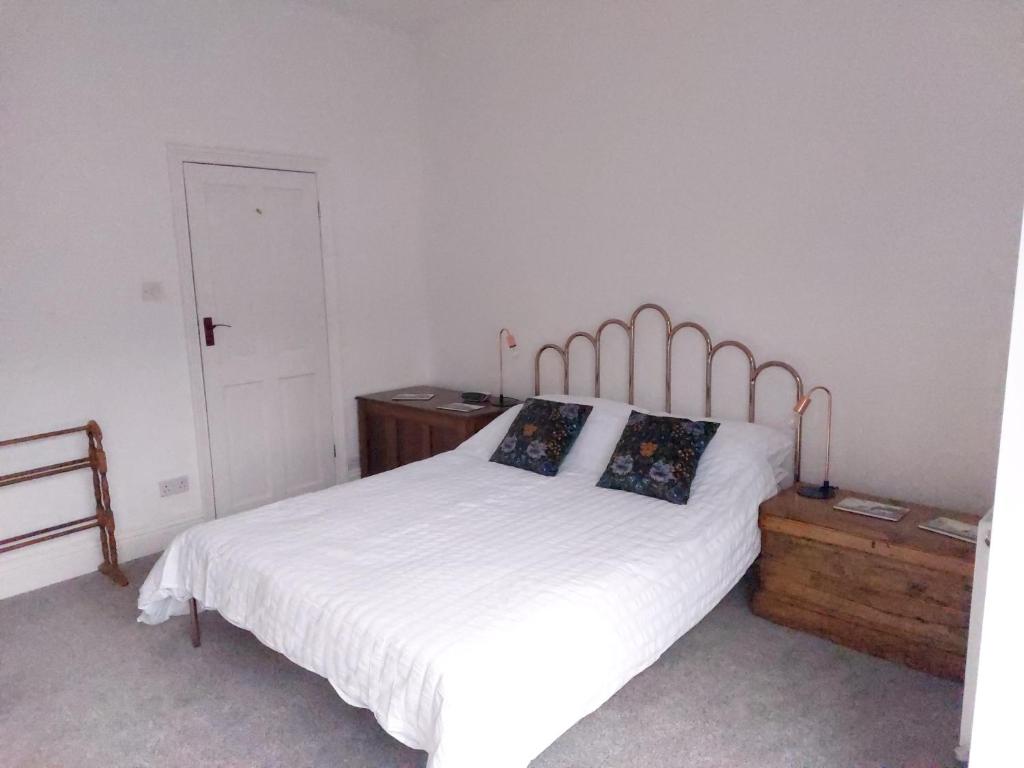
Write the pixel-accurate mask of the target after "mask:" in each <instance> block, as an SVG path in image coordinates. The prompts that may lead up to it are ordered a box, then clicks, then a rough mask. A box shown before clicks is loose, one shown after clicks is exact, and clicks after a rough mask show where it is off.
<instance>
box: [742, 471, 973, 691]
mask: <svg viewBox="0 0 1024 768" xmlns="http://www.w3.org/2000/svg"><path fill="white" fill-rule="evenodd" d="M845 495H854V496H858V497H861V498H873V497H872V496H870V495H868V494H861V493H855V492H850V493H849V494H846V493H843V492H840V495H839V497H838V498H842V497H843V496H845ZM883 501H889V500H883ZM835 502H836V500H835V499H828V500H816V499H806V498H803V497H802V496H799V495H798V494H797V493H796V492H795V489H792V488H790V489H788V490H786V491H783V492H782V493H780V494H779V495H778V496H775V497H774V498H772V499H769V500H768V501H766V502H765V503H764V504H762V505H761V512H760V527H761V544H762V551H761V558H760V560H759V561H758V588H757V591H756V592H755V594H754V599H753V610H754V612H755V613H757V614H758V615H760V616H764V617H765V618H768V619H771V620H772V621H775V622H777V623H779V624H785V625H786V626H790V627H794V628H796V629H801V630H804V631H807V632H812V633H814V634H817V635H821V636H822V637H827V638H828V639H830V640H833V641H835V642H837V643H841V644H842V645H846V646H849V647H850V648H855V649H857V650H860V651H865V652H867V653H871V654H873V655H875V656H881V657H883V658H886V659H890V660H892V661H897V662H900V663H903V664H906V665H907V666H910V667H914V668H916V669H921V670H924V671H926V672H931V673H932V674H936V675H941V676H943V677H951V678H954V679H958V680H962V679H963V676H964V664H965V657H966V651H967V628H968V624H969V617H970V610H971V586H972V580H973V574H974V545H972V544H968V543H966V542H961V541H957V540H955V539H951V538H947V537H945V536H940V535H938V534H935V533H930V532H928V531H923V530H921V529H919V528H918V527H917V526H918V524H919V523H922V522H925V521H926V520H929V519H931V518H933V517H937V516H940V515H941V516H945V517H953V518H956V519H960V520H963V521H964V522H970V523H977V522H978V517H977V516H973V515H965V514H959V513H956V512H948V511H945V510H939V509H934V508H929V507H923V506H919V505H913V504H905V503H903V502H899V503H900V504H902V505H903V506H908V507H910V512H908V513H907V515H906V517H904V518H903V520H901V521H900V522H899V523H890V522H886V521H884V520H876V519H874V518H870V517H864V516H861V515H854V514H851V513H849V512H840V511H838V510H835V509H833V508H832V505H833V504H835Z"/></svg>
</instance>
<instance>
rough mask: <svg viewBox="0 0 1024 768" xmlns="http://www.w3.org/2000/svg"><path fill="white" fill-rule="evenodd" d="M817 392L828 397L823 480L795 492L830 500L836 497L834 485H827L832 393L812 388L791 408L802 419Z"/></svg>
mask: <svg viewBox="0 0 1024 768" xmlns="http://www.w3.org/2000/svg"><path fill="white" fill-rule="evenodd" d="M819 391H820V392H824V393H825V396H826V397H828V410H827V420H828V427H827V431H826V432H825V480H824V481H823V482H822V484H821V485H820V486H814V485H801V486H799V487H798V488H797V491H796V492H797V493H799V494H800V495H801V496H806V497H807V498H809V499H831V498H832V497H833V496H835V495H836V487H835V486H834V485H829V483H828V470H829V464H830V461H831V454H832V393H831V392H830V391H829V389H828V388H827V387H814V388H813V389H811V390H809V391H808V392H807V394H806V395H804V396H803V397H801V398H800V399H799V400H797V403H796V405H795V406H793V412H794V413H796V415H797V416H798V417H799V418H801V419H802V418H803V416H804V411H806V410H807V406H809V405H810V404H811V395H813V394H814V393H815V392H819Z"/></svg>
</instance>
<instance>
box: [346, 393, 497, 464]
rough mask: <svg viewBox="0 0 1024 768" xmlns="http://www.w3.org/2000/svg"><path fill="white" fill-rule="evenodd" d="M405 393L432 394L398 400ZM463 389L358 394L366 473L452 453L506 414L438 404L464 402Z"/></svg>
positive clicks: (361, 458)
mask: <svg viewBox="0 0 1024 768" xmlns="http://www.w3.org/2000/svg"><path fill="white" fill-rule="evenodd" d="M399 392H430V393H432V394H433V395H434V397H433V398H431V399H430V400H417V401H397V400H392V399H391V398H392V397H393V396H394V395H396V394H398V393H399ZM460 397H461V395H460V393H459V392H455V391H454V390H450V389H441V388H439V387H425V386H420V387H405V388H404V389H395V390H391V391H388V392H377V393H375V394H372V395H361V396H359V397H357V398H356V401H357V403H358V409H359V465H360V473H361V475H362V476H363V477H366V476H367V475H375V474H377V473H378V472H386V471H387V470H389V469H395V468H396V467H401V466H403V465H405V464H409V463H410V462H413V461H419V460H420V459H427V458H430V457H431V456H435V455H436V454H438V453H442V452H444V451H450V450H451V449H452V448H455V447H456V446H457V445H458V444H459V443H461V442H462V441H463V440H465V439H466V438H468V437H470V436H472V435H474V434H476V433H477V432H479V431H480V430H481V429H483V428H484V427H485V426H487V425H488V424H490V423H491V421H493V420H494V419H495V418H497V417H498V416H500V415H501V414H502V413H503V412H504V409H502V408H497V407H495V406H493V405H487V406H485V407H483V408H481V409H480V410H478V411H472V412H470V413H458V412H455V411H443V410H439V409H438V407H437V406H439V405H446V404H448V403H457V402H460Z"/></svg>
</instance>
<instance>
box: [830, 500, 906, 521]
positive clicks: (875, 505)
mask: <svg viewBox="0 0 1024 768" xmlns="http://www.w3.org/2000/svg"><path fill="white" fill-rule="evenodd" d="M835 508H836V509H838V510H839V511H840V512H852V513H853V514H855V515H866V516H868V517H877V518H878V519H879V520H888V521H889V522H890V523H898V522H899V521H900V520H902V519H903V516H904V515H906V514H907V512H909V511H910V510H909V509H908V508H907V507H900V506H898V505H896V504H885V503H883V502H881V501H872V500H871V499H858V498H857V497H856V496H847V497H846V498H845V499H843V500H842V501H840V502H839V503H838V504H836V505H835Z"/></svg>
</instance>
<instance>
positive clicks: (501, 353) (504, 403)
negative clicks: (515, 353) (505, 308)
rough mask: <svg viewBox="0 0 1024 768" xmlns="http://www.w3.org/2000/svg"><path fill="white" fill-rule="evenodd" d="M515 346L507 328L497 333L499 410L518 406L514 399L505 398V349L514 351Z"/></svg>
mask: <svg viewBox="0 0 1024 768" xmlns="http://www.w3.org/2000/svg"><path fill="white" fill-rule="evenodd" d="M516 346H517V342H516V337H515V336H514V335H513V334H512V331H510V330H509V329H508V328H502V329H501V330H500V331H498V402H497V406H498V407H499V408H508V407H510V406H513V405H518V404H519V401H518V400H516V399H515V398H514V397H505V347H508V348H509V349H510V350H514V349H515V348H516Z"/></svg>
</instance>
